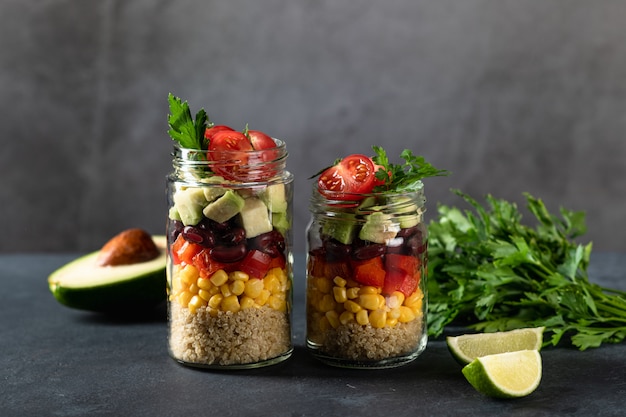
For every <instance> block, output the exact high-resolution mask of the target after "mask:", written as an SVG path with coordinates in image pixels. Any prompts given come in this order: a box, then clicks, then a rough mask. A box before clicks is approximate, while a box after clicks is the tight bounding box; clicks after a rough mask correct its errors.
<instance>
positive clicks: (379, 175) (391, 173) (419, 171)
mask: <svg viewBox="0 0 626 417" xmlns="http://www.w3.org/2000/svg"><path fill="white" fill-rule="evenodd" d="M372 149H373V150H374V153H375V154H376V155H375V156H374V157H373V158H372V160H373V161H374V163H375V164H377V165H380V166H381V167H382V168H379V169H378V171H377V172H376V179H378V180H379V181H382V182H383V184H382V185H378V186H376V187H375V188H374V192H398V193H401V192H410V191H416V190H419V189H420V188H421V187H422V179H424V178H428V177H437V176H445V175H449V172H448V171H447V170H443V169H437V168H435V167H434V166H432V165H431V164H430V163H428V162H426V159H425V158H424V157H423V156H417V155H413V152H412V151H410V150H409V149H405V150H403V151H402V152H401V153H400V158H402V159H404V164H393V163H391V162H390V161H389V158H388V157H387V152H386V151H385V150H384V149H383V148H382V147H380V146H372Z"/></svg>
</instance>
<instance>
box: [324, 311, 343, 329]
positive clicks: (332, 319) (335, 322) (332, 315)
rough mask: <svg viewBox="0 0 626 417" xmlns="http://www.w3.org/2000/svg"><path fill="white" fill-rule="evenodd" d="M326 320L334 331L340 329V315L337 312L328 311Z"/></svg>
mask: <svg viewBox="0 0 626 417" xmlns="http://www.w3.org/2000/svg"><path fill="white" fill-rule="evenodd" d="M326 318H327V319H328V323H330V325H331V326H333V328H334V329H336V328H337V327H339V324H340V322H339V314H337V312H336V311H335V310H331V311H327V312H326Z"/></svg>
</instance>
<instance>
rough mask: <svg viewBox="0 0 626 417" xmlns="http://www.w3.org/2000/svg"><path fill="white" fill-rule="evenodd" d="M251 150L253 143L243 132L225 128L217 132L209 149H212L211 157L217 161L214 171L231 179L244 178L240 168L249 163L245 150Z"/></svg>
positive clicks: (213, 167)
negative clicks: (240, 173) (241, 175)
mask: <svg viewBox="0 0 626 417" xmlns="http://www.w3.org/2000/svg"><path fill="white" fill-rule="evenodd" d="M251 150H253V149H252V145H251V144H250V141H249V140H248V138H247V137H246V136H245V135H244V134H243V133H241V132H237V131H235V130H224V129H223V130H219V131H217V132H215V133H214V134H213V135H212V138H211V139H210V142H209V151H212V152H211V154H210V155H209V157H210V158H211V160H212V161H214V162H215V163H214V164H213V166H212V169H213V172H215V173H216V174H218V175H221V176H222V177H224V178H226V179H229V180H237V179H242V178H240V175H239V169H240V167H241V166H242V165H246V164H247V163H248V156H247V155H246V152H245V151H251ZM237 151H243V152H237ZM220 161H223V163H220Z"/></svg>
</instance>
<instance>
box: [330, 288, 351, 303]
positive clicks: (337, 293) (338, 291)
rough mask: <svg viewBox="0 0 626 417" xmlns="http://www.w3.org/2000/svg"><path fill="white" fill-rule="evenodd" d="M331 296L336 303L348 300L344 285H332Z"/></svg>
mask: <svg viewBox="0 0 626 417" xmlns="http://www.w3.org/2000/svg"><path fill="white" fill-rule="evenodd" d="M333 296H334V297H335V301H336V302H338V303H345V302H346V301H348V296H347V293H346V288H345V287H333Z"/></svg>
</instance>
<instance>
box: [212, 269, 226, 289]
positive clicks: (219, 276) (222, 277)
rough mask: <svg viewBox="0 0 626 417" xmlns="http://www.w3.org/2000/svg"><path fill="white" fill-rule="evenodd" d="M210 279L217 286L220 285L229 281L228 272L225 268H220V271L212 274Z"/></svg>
mask: <svg viewBox="0 0 626 417" xmlns="http://www.w3.org/2000/svg"><path fill="white" fill-rule="evenodd" d="M209 281H211V282H212V283H213V285H215V286H216V287H220V286H222V285H224V284H225V283H226V282H228V274H227V273H226V271H224V270H223V269H220V270H219V271H217V272H215V273H214V274H213V275H211V278H209Z"/></svg>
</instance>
